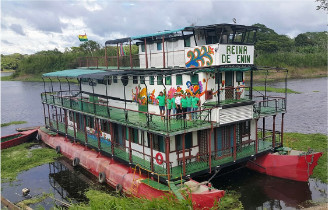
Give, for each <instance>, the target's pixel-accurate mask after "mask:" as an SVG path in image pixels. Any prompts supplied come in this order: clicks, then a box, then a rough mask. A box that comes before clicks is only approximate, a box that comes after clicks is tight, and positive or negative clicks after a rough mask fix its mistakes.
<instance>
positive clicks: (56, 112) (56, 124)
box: [55, 106, 59, 133]
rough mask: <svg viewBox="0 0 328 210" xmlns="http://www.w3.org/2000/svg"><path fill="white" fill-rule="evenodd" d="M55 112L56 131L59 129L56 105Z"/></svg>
mask: <svg viewBox="0 0 328 210" xmlns="http://www.w3.org/2000/svg"><path fill="white" fill-rule="evenodd" d="M55 113H56V126H57V133H58V130H59V126H58V112H57V107H56V106H55Z"/></svg>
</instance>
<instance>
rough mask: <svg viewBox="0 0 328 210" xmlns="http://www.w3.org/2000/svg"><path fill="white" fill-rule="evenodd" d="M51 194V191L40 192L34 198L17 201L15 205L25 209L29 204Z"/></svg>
mask: <svg viewBox="0 0 328 210" xmlns="http://www.w3.org/2000/svg"><path fill="white" fill-rule="evenodd" d="M51 196H53V194H52V193H42V194H41V195H38V196H36V197H34V198H30V199H26V200H23V201H21V202H19V203H17V206H19V207H21V208H22V209H26V207H28V206H29V205H31V204H36V203H40V202H42V201H44V200H45V199H47V198H49V197H51Z"/></svg>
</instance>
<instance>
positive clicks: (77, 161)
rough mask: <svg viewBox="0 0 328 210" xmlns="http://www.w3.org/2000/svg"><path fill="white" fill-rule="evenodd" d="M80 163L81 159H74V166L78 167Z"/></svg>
mask: <svg viewBox="0 0 328 210" xmlns="http://www.w3.org/2000/svg"><path fill="white" fill-rule="evenodd" d="M79 163H80V159H79V158H77V157H76V158H74V159H73V166H74V167H76V166H78V165H79Z"/></svg>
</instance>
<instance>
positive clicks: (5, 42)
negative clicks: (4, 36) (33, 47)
mask: <svg viewBox="0 0 328 210" xmlns="http://www.w3.org/2000/svg"><path fill="white" fill-rule="evenodd" d="M1 42H2V43H3V44H6V45H13V43H11V42H8V41H7V40H1Z"/></svg>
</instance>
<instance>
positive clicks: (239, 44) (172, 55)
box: [79, 24, 257, 69]
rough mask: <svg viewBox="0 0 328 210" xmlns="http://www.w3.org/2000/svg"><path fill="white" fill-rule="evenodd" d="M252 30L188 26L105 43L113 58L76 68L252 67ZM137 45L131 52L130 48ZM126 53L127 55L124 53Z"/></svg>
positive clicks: (86, 60)
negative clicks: (111, 48) (110, 48)
mask: <svg viewBox="0 0 328 210" xmlns="http://www.w3.org/2000/svg"><path fill="white" fill-rule="evenodd" d="M256 30H257V28H256V27H253V26H244V25H234V24H215V25H208V26H189V27H184V28H181V29H177V30H169V31H163V32H158V33H153V34H146V35H141V36H132V37H127V38H122V39H116V40H108V41H106V48H105V49H107V46H116V48H117V50H116V51H117V52H116V55H115V56H107V51H106V55H105V56H104V57H98V58H94V57H93V58H90V57H89V58H83V59H80V60H79V64H80V67H82V66H85V67H91V66H97V67H99V66H104V67H105V68H107V69H111V68H115V69H116V68H117V69H120V68H125V67H129V68H131V69H136V68H142V69H143V68H146V69H147V68H167V69H172V68H195V67H196V68H202V67H218V66H225V65H237V66H244V67H245V66H252V65H253V64H254V43H255V40H256ZM132 44H135V45H137V46H138V52H137V53H131V51H132V50H131V45H132ZM126 52H128V53H126Z"/></svg>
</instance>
